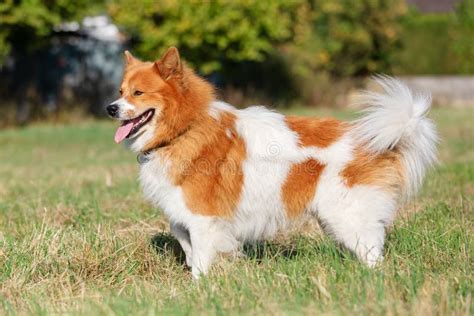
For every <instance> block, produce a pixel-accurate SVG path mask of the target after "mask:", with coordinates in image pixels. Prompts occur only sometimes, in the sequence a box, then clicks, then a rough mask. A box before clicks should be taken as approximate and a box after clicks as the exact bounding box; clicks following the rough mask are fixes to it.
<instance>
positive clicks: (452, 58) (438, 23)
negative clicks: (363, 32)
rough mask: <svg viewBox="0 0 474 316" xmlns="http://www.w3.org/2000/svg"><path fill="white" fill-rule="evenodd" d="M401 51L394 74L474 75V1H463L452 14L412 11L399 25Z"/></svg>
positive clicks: (395, 61) (398, 54) (396, 59)
mask: <svg viewBox="0 0 474 316" xmlns="http://www.w3.org/2000/svg"><path fill="white" fill-rule="evenodd" d="M402 26H403V36H402V47H403V48H402V49H401V50H399V51H398V52H396V58H395V60H394V72H395V73H396V74H400V75H420V74H427V75H449V74H473V73H474V62H473V60H474V41H473V38H474V2H473V1H469V0H466V1H463V2H461V3H460V4H459V5H458V7H457V8H456V12H455V13H445V14H420V13H419V12H416V11H412V12H411V13H410V14H408V15H407V16H406V17H405V18H404V19H403V22H402Z"/></svg>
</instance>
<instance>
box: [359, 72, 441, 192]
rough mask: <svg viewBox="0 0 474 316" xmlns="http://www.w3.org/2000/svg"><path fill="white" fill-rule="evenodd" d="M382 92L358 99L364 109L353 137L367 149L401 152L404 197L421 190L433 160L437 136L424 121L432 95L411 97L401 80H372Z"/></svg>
mask: <svg viewBox="0 0 474 316" xmlns="http://www.w3.org/2000/svg"><path fill="white" fill-rule="evenodd" d="M374 80H375V81H376V83H378V84H379V85H380V86H381V87H382V88H383V90H384V92H383V93H376V92H368V91H366V92H363V93H362V94H361V95H360V98H359V100H358V104H359V105H363V106H365V107H366V109H365V110H364V111H363V112H364V115H363V116H362V117H361V118H360V119H358V120H357V121H355V122H354V129H353V132H354V134H355V137H356V138H357V139H358V140H359V141H360V142H361V143H363V144H365V146H367V148H368V149H369V150H371V151H372V152H373V153H375V154H380V153H383V152H385V151H388V150H397V151H398V152H400V153H401V156H402V159H403V165H404V167H405V174H406V182H407V183H406V186H407V187H406V189H407V192H406V193H407V195H413V194H415V193H416V191H417V190H418V188H419V187H420V185H421V183H422V181H423V178H424V176H425V173H426V171H427V169H428V168H429V167H430V166H431V165H432V164H433V163H434V162H435V161H436V152H437V150H436V145H437V142H438V136H437V132H436V128H435V126H434V124H433V122H432V121H431V120H430V119H429V118H427V116H426V115H427V113H428V111H429V109H430V107H431V96H430V95H423V94H414V93H413V92H412V91H410V89H409V88H408V87H407V86H406V85H405V84H403V83H402V82H401V81H400V80H397V79H394V78H390V77H386V76H377V77H374Z"/></svg>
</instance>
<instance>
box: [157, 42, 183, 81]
mask: <svg viewBox="0 0 474 316" xmlns="http://www.w3.org/2000/svg"><path fill="white" fill-rule="evenodd" d="M155 66H156V68H157V69H158V72H159V74H160V76H161V77H162V78H163V79H164V80H168V79H169V78H171V77H176V78H179V77H181V75H182V73H183V65H182V63H181V60H180V58H179V52H178V49H177V48H176V47H170V48H168V50H167V51H166V53H165V54H164V55H163V56H162V57H161V59H160V60H157V61H155Z"/></svg>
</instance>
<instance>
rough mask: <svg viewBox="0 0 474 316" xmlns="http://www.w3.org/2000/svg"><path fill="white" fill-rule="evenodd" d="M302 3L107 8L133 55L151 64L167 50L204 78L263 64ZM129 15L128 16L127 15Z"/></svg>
mask: <svg viewBox="0 0 474 316" xmlns="http://www.w3.org/2000/svg"><path fill="white" fill-rule="evenodd" d="M303 4H304V1H303V0H292V1H286V0H278V1H273V0H235V1H226V0H218V1H197V0H194V1H193V0H188V1H179V0H166V1H154V0H147V1H140V2H137V1H135V0H117V1H114V2H112V3H111V4H110V5H109V12H110V14H111V16H112V17H113V19H114V20H115V21H116V22H117V23H118V24H120V25H123V26H124V27H125V29H126V30H127V31H128V32H130V33H131V34H132V35H133V36H135V38H137V39H138V45H137V46H136V50H137V52H138V54H139V55H140V56H141V57H143V58H145V59H151V60H153V59H156V58H158V57H159V56H160V54H161V53H162V51H163V50H164V49H165V48H166V47H168V46H172V45H173V46H177V47H178V48H179V49H180V51H181V53H182V55H183V56H185V58H186V59H187V60H188V61H189V62H190V63H191V64H193V65H194V66H195V67H198V69H199V70H200V72H202V73H205V74H209V73H211V72H213V71H216V70H221V69H222V66H223V63H224V62H225V61H234V62H242V61H263V60H264V59H265V56H266V55H267V54H268V53H270V52H272V51H273V49H274V45H275V44H277V43H282V42H287V41H291V40H292V37H293V33H294V28H295V25H298V23H295V14H296V13H297V12H298V10H299V8H300V7H301V6H302V5H303ZM132 12H133V14H131V13H132Z"/></svg>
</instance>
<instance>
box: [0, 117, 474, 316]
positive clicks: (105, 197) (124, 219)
mask: <svg viewBox="0 0 474 316" xmlns="http://www.w3.org/2000/svg"><path fill="white" fill-rule="evenodd" d="M296 112H299V113H301V114H305V115H309V114H315V115H321V114H327V113H326V112H327V111H323V112H324V113H322V112H321V111H319V112H315V111H312V110H304V111H302V110H300V111H296ZM473 113H474V111H472V110H454V109H437V110H435V111H433V113H432V114H433V115H432V116H433V117H434V118H435V119H436V121H437V123H438V126H439V129H440V134H441V138H442V142H441V146H440V164H439V166H438V167H437V168H436V170H434V171H432V172H431V173H430V175H429V176H428V178H427V181H426V182H425V186H424V189H423V191H422V193H421V194H420V196H419V198H418V199H416V200H415V201H413V202H412V203H410V204H408V205H407V206H406V207H404V208H403V209H402V210H400V214H399V216H398V217H397V220H396V222H395V224H394V226H393V227H392V228H391V230H390V231H389V234H388V241H387V244H386V256H385V257H386V261H385V262H384V263H383V264H382V266H380V267H379V268H377V269H375V270H370V269H368V268H366V267H365V266H363V265H362V264H360V263H359V262H358V261H357V260H356V259H355V258H354V257H353V256H352V255H351V254H350V253H348V252H347V251H344V250H341V249H340V248H338V246H337V245H336V244H335V243H334V242H332V241H331V240H330V239H329V238H327V237H325V236H324V235H323V234H322V233H321V231H320V229H319V227H318V226H317V224H316V223H314V222H313V221H310V222H306V223H305V224H304V225H303V226H302V227H300V228H299V229H295V230H294V231H293V233H290V234H286V235H284V236H281V237H280V238H278V239H276V240H275V241H272V242H267V243H262V244H259V245H249V246H248V247H246V248H245V252H246V254H247V256H245V257H241V258H238V259H231V258H222V259H221V260H220V261H219V263H218V264H217V265H216V267H215V268H214V269H213V270H212V272H211V274H210V276H209V277H208V278H205V279H203V280H202V281H201V282H199V283H197V284H196V283H194V282H193V281H192V279H191V275H190V272H189V271H188V269H186V268H185V267H184V265H183V262H182V259H183V258H182V254H181V253H180V252H179V248H178V246H177V243H176V242H175V241H174V239H173V238H172V237H171V236H170V235H169V233H168V225H167V222H166V219H165V218H164V216H163V215H162V214H161V213H160V211H159V210H156V209H153V208H152V207H151V206H150V205H148V204H147V203H146V202H145V201H144V200H143V198H142V195H141V193H140V189H139V185H138V182H137V170H138V164H137V163H136V161H135V156H134V155H133V154H132V153H130V152H128V151H127V150H125V149H124V148H122V147H121V146H117V145H115V144H114V143H113V130H114V124H112V123H110V122H107V121H100V122H97V121H84V122H81V123H79V124H75V125H72V126H61V125H51V124H49V125H48V124H44V125H34V126H31V127H27V128H23V129H9V130H4V131H0V148H1V150H0V314H2V315H5V314H12V315H14V314H25V313H33V314H44V315H46V314H48V315H49V314H51V313H68V314H87V315H90V314H118V315H129V314H133V315H151V314H154V313H159V314H211V315H212V314H217V315H221V314H231V315H232V314H241V313H245V314H253V315H260V314H275V315H279V314H348V313H350V314H389V315H395V314H396V315H400V314H414V315H430V314H437V315H446V314H448V315H449V314H451V315H469V314H473V313H474V308H473V304H472V292H473V275H472V271H473V257H472V256H473V220H474V216H473V215H474V214H473V210H472V202H473V201H472V197H473V193H474V145H473V141H474V140H473V139H474V129H473V126H474V115H473ZM332 114H334V115H335V116H338V117H350V116H351V115H352V114H351V113H348V112H336V113H332Z"/></svg>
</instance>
